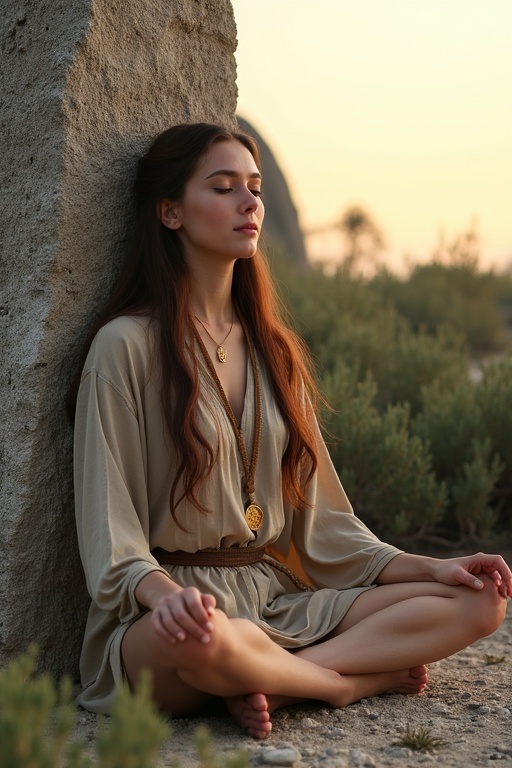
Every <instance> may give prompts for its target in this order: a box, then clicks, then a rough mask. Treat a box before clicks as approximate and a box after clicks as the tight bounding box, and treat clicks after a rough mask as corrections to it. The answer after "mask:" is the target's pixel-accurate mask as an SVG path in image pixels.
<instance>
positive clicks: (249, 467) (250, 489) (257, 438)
mask: <svg viewBox="0 0 512 768" xmlns="http://www.w3.org/2000/svg"><path fill="white" fill-rule="evenodd" d="M198 319H199V318H198ZM199 322H201V321H199ZM240 323H241V325H242V328H243V331H244V335H245V339H246V341H247V347H248V349H249V356H250V358H251V367H252V373H253V377H254V443H253V448H252V456H251V463H250V464H249V460H248V458H247V451H246V448H245V443H244V438H243V435H242V430H241V428H240V426H239V424H238V422H237V420H236V417H235V414H234V413H233V409H232V408H231V405H230V402H229V400H228V398H227V397H226V393H225V392H224V389H223V387H222V384H221V381H220V379H219V376H218V374H217V371H216V370H215V366H214V365H213V362H212V359H211V357H210V355H209V354H208V350H207V349H206V347H205V345H204V342H203V340H202V338H201V336H200V334H199V331H198V330H197V328H196V326H195V325H194V323H192V329H193V331H194V336H195V338H196V340H197V343H198V344H199V348H200V350H201V352H202V354H203V357H204V360H205V363H206V365H207V366H208V369H209V371H210V373H211V375H212V378H213V380H214V381H215V384H216V385H217V389H218V390H219V395H220V397H221V400H222V403H223V405H224V409H225V411H226V414H227V416H228V418H229V420H230V422H231V426H232V427H233V432H234V433H235V437H236V441H237V443H238V449H239V451H240V456H241V459H242V464H243V467H244V475H245V491H246V493H247V495H248V496H249V501H250V502H251V504H254V476H255V474H256V465H257V463H258V455H259V452H260V442H261V424H262V418H261V385H260V373H259V368H258V361H257V359H256V351H255V349H254V345H253V343H252V340H251V338H250V337H249V334H248V333H247V329H246V327H245V324H244V323H243V321H242V320H241V319H240ZM226 338H227V337H226Z"/></svg>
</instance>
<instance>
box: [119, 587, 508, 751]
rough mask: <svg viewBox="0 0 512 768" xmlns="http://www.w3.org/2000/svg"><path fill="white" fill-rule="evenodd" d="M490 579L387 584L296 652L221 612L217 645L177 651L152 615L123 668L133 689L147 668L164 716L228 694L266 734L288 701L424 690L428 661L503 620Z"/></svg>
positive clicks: (136, 631) (235, 709)
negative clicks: (477, 585) (472, 584)
mask: <svg viewBox="0 0 512 768" xmlns="http://www.w3.org/2000/svg"><path fill="white" fill-rule="evenodd" d="M484 581H485V582H486V583H485V587H484V589H482V590H479V591H475V590H471V589H469V588H467V587H462V586H460V587H450V586H446V585H444V584H439V583H436V582H418V583H404V584H390V585H384V586H379V587H377V588H375V589H373V590H370V591H368V592H364V593H363V594H361V595H360V596H359V597H358V598H357V599H356V600H355V602H354V604H353V605H352V607H351V608H350V610H349V611H348V612H347V614H346V615H345V617H344V619H343V620H342V621H341V623H340V625H339V626H338V627H337V628H336V629H335V630H334V631H333V632H331V634H330V635H329V636H328V637H327V638H326V639H325V640H324V641H322V642H320V643H317V644H316V645H312V646H308V647H306V648H302V649H300V650H299V651H297V652H296V653H289V652H288V651H286V650H284V649H282V648H280V647H279V646H277V645H276V644H275V643H274V642H273V641H271V640H270V639H269V638H268V637H267V636H266V635H265V634H264V633H263V632H262V631H261V630H260V629H259V628H257V627H256V626H255V625H253V624H252V623H251V622H249V621H246V620H243V619H228V618H227V617H226V616H225V614H223V613H222V612H221V611H216V612H215V614H214V616H213V617H212V622H213V624H214V630H213V632H212V634H211V640H210V642H209V643H207V644H202V643H200V642H198V641H196V640H194V639H193V638H189V639H187V640H185V641H183V642H181V643H176V644H174V645H171V644H168V643H166V642H165V641H164V640H163V639H162V638H160V637H159V636H157V635H156V633H155V632H154V631H153V630H152V628H151V624H150V621H149V615H148V614H146V615H145V616H143V617H142V618H141V619H139V620H138V621H137V622H135V623H134V624H133V625H132V626H131V627H130V628H129V629H128V631H127V632H126V635H125V638H124V640H123V645H122V655H123V663H124V667H125V670H126V674H127V677H128V680H129V682H130V683H131V684H132V685H134V684H136V682H137V679H138V677H139V675H140V672H141V670H142V669H143V668H149V669H150V670H151V671H152V672H153V681H154V689H153V696H154V698H155V701H156V702H157V703H158V705H159V706H160V707H161V708H162V709H163V710H165V711H168V712H170V713H172V714H173V715H175V716H187V715H191V714H194V713H195V712H197V711H199V710H200V709H201V707H202V706H203V705H204V704H205V702H206V701H207V699H208V698H209V697H210V696H212V695H214V696H222V697H224V698H225V699H226V702H227V705H228V708H229V709H230V711H231V712H232V714H233V715H234V717H235V718H236V719H237V721H238V722H239V724H240V725H241V726H242V727H244V728H245V729H246V730H247V731H248V732H249V733H250V734H251V735H253V736H255V737H258V738H263V737H264V736H266V735H268V733H269V732H270V730H271V724H270V713H271V712H272V711H273V710H274V709H276V708H277V707H279V706H284V705H286V704H288V703H292V702H296V701H302V700H306V699H316V700H321V701H324V702H326V703H327V704H330V705H331V706H334V707H342V706H346V705H347V704H350V703H353V702H354V701H357V700H359V699H361V698H363V697H368V696H374V695H377V694H379V693H383V692H385V691H399V692H404V693H419V692H420V691H421V690H422V689H423V688H424V687H425V684H426V668H425V667H424V665H425V664H427V663H429V662H433V661H438V660H439V659H442V658H445V657H446V656H450V655H451V654H453V653H456V652H457V651H459V650H461V649H462V648H464V647H466V646H468V645H470V644H471V643H473V642H474V641H475V640H477V639H479V638H480V637H484V636H486V635H488V634H491V633H492V632H494V631H495V630H496V629H497V628H498V627H499V625H500V624H501V622H502V620H503V618H504V615H505V610H506V600H505V599H504V598H502V597H500V596H499V594H498V593H497V591H496V589H495V587H494V585H493V584H492V583H491V582H490V580H487V579H486V578H484Z"/></svg>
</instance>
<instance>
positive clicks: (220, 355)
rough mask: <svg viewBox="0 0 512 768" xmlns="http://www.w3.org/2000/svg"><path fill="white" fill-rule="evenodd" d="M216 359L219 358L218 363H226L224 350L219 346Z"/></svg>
mask: <svg viewBox="0 0 512 768" xmlns="http://www.w3.org/2000/svg"><path fill="white" fill-rule="evenodd" d="M217 357H218V358H219V363H225V362H226V350H225V349H224V347H223V346H222V345H221V344H219V346H218V347H217Z"/></svg>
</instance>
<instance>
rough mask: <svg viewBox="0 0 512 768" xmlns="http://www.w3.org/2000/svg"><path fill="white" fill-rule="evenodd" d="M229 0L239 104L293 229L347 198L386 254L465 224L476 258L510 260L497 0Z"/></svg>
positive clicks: (511, 180)
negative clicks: (277, 177) (280, 188)
mask: <svg viewBox="0 0 512 768" xmlns="http://www.w3.org/2000/svg"><path fill="white" fill-rule="evenodd" d="M232 5H233V8H234V12H235V19H236V22H237V27H238V40H239V45H238V51H237V54H236V57H237V66H238V88H239V105H238V111H239V114H240V115H241V116H243V117H245V118H246V119H248V120H249V121H250V122H251V123H252V124H253V125H254V127H255V128H256V129H257V130H258V131H259V132H260V133H261V135H262V136H263V138H264V139H265V140H266V141H267V143H268V144H269V145H270V146H271V147H272V149H273V150H274V152H275V154H276V157H277V159H278V162H279V163H280V165H281V167H282V168H283V170H284V172H285V174H286V176H287V179H288V182H289V185H290V188H291V191H292V195H293V198H294V201H295V204H296V205H297V207H298V209H299V213H300V219H301V223H302V225H303V227H304V228H314V227H318V226H322V225H324V224H330V223H333V222H336V221H337V220H339V218H340V217H341V214H342V212H343V211H344V210H346V209H347V208H348V207H349V206H351V205H360V206H361V207H363V208H364V209H366V210H367V211H368V213H369V214H370V215H371V216H372V217H373V219H374V221H375V222H376V224H377V225H378V226H379V227H380V228H381V229H382V231H383V233H384V236H385V239H386V243H387V251H386V257H387V258H388V259H389V261H390V262H391V263H393V264H396V265H399V264H400V263H402V261H403V257H404V256H405V255H408V256H409V257H410V258H411V259H413V260H421V261H423V260H425V259H427V258H429V256H430V255H431V253H432V251H433V249H434V247H435V246H436V244H437V243H438V240H439V237H440V235H441V234H442V233H443V234H444V236H445V237H446V239H448V240H450V239H453V238H454V237H455V236H456V235H459V234H461V233H463V232H464V231H467V230H468V228H469V227H470V226H471V225H472V223H475V224H476V228H477V231H478V233H479V234H480V237H481V242H482V256H483V263H484V264H485V265H486V266H488V265H491V264H495V265H497V266H499V267H500V268H503V267H505V266H506V265H510V264H512V148H511V143H512V54H511V46H510V35H511V30H512V2H510V0H253V2H249V0H232ZM328 247H329V246H328V244H326V248H328Z"/></svg>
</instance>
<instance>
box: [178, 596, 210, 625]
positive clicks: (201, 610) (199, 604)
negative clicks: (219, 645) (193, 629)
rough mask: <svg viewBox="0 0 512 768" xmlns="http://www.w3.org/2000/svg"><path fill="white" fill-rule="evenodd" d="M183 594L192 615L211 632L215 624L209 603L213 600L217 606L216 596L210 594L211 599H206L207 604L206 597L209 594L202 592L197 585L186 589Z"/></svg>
mask: <svg viewBox="0 0 512 768" xmlns="http://www.w3.org/2000/svg"><path fill="white" fill-rule="evenodd" d="M182 595H183V600H184V603H185V606H186V609H187V611H188V613H189V614H190V616H191V617H192V618H193V619H194V621H196V622H197V624H199V625H200V626H202V627H204V629H205V630H207V631H208V632H211V631H212V629H213V624H212V622H211V612H210V611H209V610H208V605H209V604H210V603H211V602H212V601H213V606H214V607H215V598H214V597H213V595H209V596H208V597H209V598H210V599H209V600H207V601H206V605H205V598H207V595H204V594H202V593H201V592H199V590H198V589H195V587H190V588H187V589H184V590H183V592H182Z"/></svg>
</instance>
